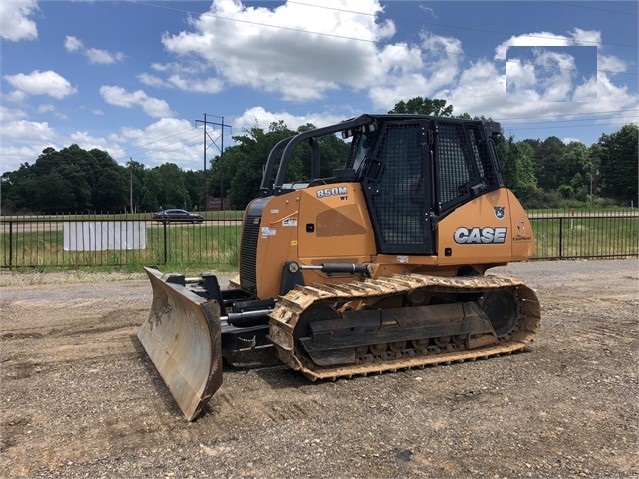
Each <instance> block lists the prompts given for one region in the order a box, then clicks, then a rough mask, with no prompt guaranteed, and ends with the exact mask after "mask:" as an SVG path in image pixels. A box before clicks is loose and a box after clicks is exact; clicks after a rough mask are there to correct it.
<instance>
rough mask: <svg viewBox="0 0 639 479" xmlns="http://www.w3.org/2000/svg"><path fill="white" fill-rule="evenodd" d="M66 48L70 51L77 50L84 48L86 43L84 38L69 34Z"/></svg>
mask: <svg viewBox="0 0 639 479" xmlns="http://www.w3.org/2000/svg"><path fill="white" fill-rule="evenodd" d="M64 48H65V49H66V51H68V52H77V51H79V50H80V51H82V50H84V45H83V43H82V40H80V39H78V38H76V37H72V36H69V35H67V37H66V38H65V39H64Z"/></svg>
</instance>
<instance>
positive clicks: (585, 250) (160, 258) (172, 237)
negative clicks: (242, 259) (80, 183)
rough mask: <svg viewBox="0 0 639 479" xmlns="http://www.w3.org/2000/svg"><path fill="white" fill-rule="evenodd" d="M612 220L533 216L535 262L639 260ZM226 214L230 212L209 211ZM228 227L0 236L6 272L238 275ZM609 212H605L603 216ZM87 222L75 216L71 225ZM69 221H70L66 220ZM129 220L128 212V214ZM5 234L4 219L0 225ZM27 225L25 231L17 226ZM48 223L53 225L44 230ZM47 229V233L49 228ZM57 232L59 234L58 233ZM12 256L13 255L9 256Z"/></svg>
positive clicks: (637, 224)
mask: <svg viewBox="0 0 639 479" xmlns="http://www.w3.org/2000/svg"><path fill="white" fill-rule="evenodd" d="M611 211H612V213H613V214H616V216H614V215H612V214H611V215H609V216H602V213H603V212H602V211H601V210H597V211H594V212H593V213H596V214H599V215H600V216H594V217H588V218H586V217H582V216H585V215H584V214H575V215H574V216H573V215H571V214H570V212H568V214H567V213H566V212H565V211H564V212H558V211H556V210H555V211H548V210H540V211H537V213H545V214H550V217H544V218H538V217H533V218H531V224H532V227H533V231H534V233H535V238H536V240H537V247H536V252H535V255H534V258H539V259H541V258H579V257H613V256H616V257H620V256H639V219H638V217H637V213H636V210H631V211H632V216H631V217H619V213H625V212H627V210H622V209H616V210H611ZM207 213H210V214H229V212H207ZM236 213H237V214H236V215H233V216H232V217H231V218H229V217H225V219H226V220H229V219H231V221H229V222H228V223H226V224H224V223H219V224H218V223H216V222H214V221H208V222H206V223H204V224H203V225H191V224H169V225H163V224H158V223H152V222H148V223H146V248H145V249H143V250H128V251H115V250H110V251H65V250H64V248H63V239H64V238H63V231H62V229H61V228H60V226H59V225H55V224H54V223H53V218H52V217H46V218H47V219H48V221H44V219H43V218H40V219H41V223H37V224H36V226H33V224H34V223H32V222H31V225H30V226H29V224H30V223H29V220H25V222H24V223H19V222H13V224H12V234H11V248H9V234H8V233H6V232H5V233H0V255H1V256H0V262H1V265H2V266H3V267H11V268H14V269H16V268H36V269H39V270H42V269H45V268H46V269H47V270H52V269H79V268H82V269H95V270H98V271H114V270H118V271H126V272H135V271H141V270H142V267H143V266H144V265H157V266H158V267H160V269H162V270H163V271H180V272H184V273H185V274H189V275H190V274H195V273H199V272H201V271H214V272H235V271H237V270H238V268H239V250H240V236H241V226H240V224H239V221H238V220H239V219H240V218H241V212H236ZM603 214H605V213H603ZM81 218H83V217H76V216H74V217H72V219H73V220H77V219H81ZM65 219H67V220H70V219H71V218H70V217H67V218H65ZM86 219H91V220H92V221H96V220H99V221H112V220H114V217H113V216H112V215H107V216H99V217H96V216H95V215H94V216H91V217H90V218H88V217H87V218H86ZM128 219H129V220H130V219H131V215H129V216H128ZM2 223H3V226H4V228H5V230H4V231H6V228H7V221H6V219H5V220H4V221H3V222H2ZM20 225H22V229H21V227H20ZM47 225H49V226H47ZM45 228H49V229H48V230H45ZM58 228H60V229H58ZM9 252H11V257H10V256H9Z"/></svg>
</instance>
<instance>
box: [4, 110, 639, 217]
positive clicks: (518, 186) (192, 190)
mask: <svg viewBox="0 0 639 479" xmlns="http://www.w3.org/2000/svg"><path fill="white" fill-rule="evenodd" d="M389 113H419V114H425V115H437V116H451V117H452V116H454V115H453V107H452V105H447V104H446V101H445V100H439V99H434V100H431V99H428V98H422V97H416V98H413V99H411V100H409V101H407V102H404V101H400V102H399V103H397V104H396V105H395V108H394V109H393V110H391V111H390V112H389ZM457 117H459V118H470V115H468V114H466V113H464V114H462V115H458V116H457ZM480 119H486V118H480ZM313 128H314V126H313V125H311V124H307V125H304V126H301V127H299V128H298V129H297V130H290V129H289V128H288V127H287V126H286V125H285V124H284V122H282V121H280V122H276V123H272V124H271V125H270V126H269V128H268V129H267V130H266V131H265V130H263V129H261V128H258V127H254V128H251V129H250V130H248V131H245V132H244V134H242V135H237V136H235V137H233V138H234V140H235V145H233V146H231V147H228V148H226V149H225V150H224V152H222V153H221V154H220V155H218V156H216V157H214V158H213V159H212V160H211V167H210V169H208V170H207V172H206V175H207V178H205V174H204V172H203V171H185V170H182V169H181V168H179V167H178V166H177V165H176V164H174V163H165V164H163V165H161V166H157V167H154V168H148V167H146V166H145V165H143V164H141V163H139V162H136V161H130V162H128V163H127V164H126V165H124V166H122V165H119V164H118V163H117V162H116V161H115V160H114V159H113V158H112V157H111V156H110V155H109V153H108V152H106V151H103V150H98V149H92V150H89V151H87V150H83V149H82V148H80V147H79V146H78V145H75V144H74V145H71V146H69V147H66V148H63V149H62V150H60V151H56V150H55V149H53V148H46V149H45V150H43V151H42V154H41V155H40V156H39V157H38V158H37V159H36V160H35V162H34V163H33V164H32V165H30V164H29V163H24V164H22V165H20V168H18V169H17V170H16V171H10V172H5V173H3V175H2V190H1V194H2V196H1V201H2V213H3V214H12V213H45V214H46V213H63V212H64V213H87V212H131V211H135V212H150V211H157V210H160V209H165V208H185V209H188V210H203V209H204V192H205V189H206V190H207V191H206V194H207V196H211V197H220V196H222V193H224V195H225V196H226V195H228V196H229V197H230V198H231V208H232V209H240V210H241V209H244V207H245V206H246V205H247V204H248V202H249V201H251V200H252V199H253V198H255V197H256V196H257V194H258V191H259V187H260V183H261V180H262V168H263V166H264V165H265V163H266V159H267V157H268V154H269V152H270V151H271V149H272V148H273V147H274V146H275V145H276V144H277V143H278V142H279V141H280V140H282V139H284V138H287V137H289V136H292V135H294V134H296V133H301V132H304V131H308V130H310V129H313ZM638 136H639V135H638V127H637V126H636V125H633V124H629V125H625V126H623V127H622V128H621V129H620V130H619V131H617V132H616V133H612V134H610V135H606V134H604V135H602V136H601V137H600V138H599V141H598V142H597V143H595V144H593V145H591V146H590V147H587V146H585V145H584V144H583V143H580V142H571V143H569V144H564V143H563V142H562V141H561V140H560V139H559V138H557V137H555V136H552V137H550V138H547V139H545V140H541V139H526V140H522V141H515V140H514V138H513V137H510V138H504V139H503V141H501V142H500V144H499V146H498V148H499V152H500V156H501V160H502V174H503V177H504V181H505V183H506V186H507V187H509V188H510V189H511V190H513V192H514V193H515V195H516V196H517V197H518V198H519V199H520V201H521V202H522V203H523V204H524V206H525V207H526V208H548V207H565V206H575V205H579V204H588V205H591V206H601V205H611V204H622V205H626V206H629V205H630V204H634V205H637V194H638V191H637V190H638V177H639V175H638V163H639V155H638V151H637V148H638V144H639V138H638ZM319 141H320V151H321V152H322V169H323V171H322V172H321V174H322V175H323V176H331V172H332V171H333V169H334V168H336V167H339V165H341V164H342V163H343V160H342V158H344V157H345V156H346V155H348V150H349V145H348V144H347V143H345V142H344V141H342V140H340V139H339V138H337V137H336V136H334V135H330V136H327V137H323V138H321V139H320V140H319ZM305 148H306V150H305ZM305 148H298V149H297V150H296V151H295V154H294V156H293V158H292V159H291V163H290V164H289V168H288V176H287V179H286V181H287V182H289V181H290V182H294V181H296V180H297V181H300V180H301V179H304V178H310V171H309V169H310V165H309V164H308V163H309V162H308V161H306V160H305V158H308V156H309V155H310V147H305ZM205 185H206V186H205Z"/></svg>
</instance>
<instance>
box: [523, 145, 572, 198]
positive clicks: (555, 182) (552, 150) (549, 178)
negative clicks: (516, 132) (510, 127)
mask: <svg viewBox="0 0 639 479" xmlns="http://www.w3.org/2000/svg"><path fill="white" fill-rule="evenodd" d="M524 141H525V142H526V143H528V144H529V145H530V146H532V147H533V150H534V152H535V154H534V159H533V165H534V171H535V177H536V178H537V182H538V184H539V186H540V187H541V188H543V189H544V190H546V191H552V190H556V189H557V187H558V186H559V184H560V182H559V178H558V177H557V172H556V169H557V165H558V164H559V163H560V162H561V158H562V156H563V154H564V151H565V148H566V145H564V143H563V142H562V141H561V140H560V139H559V138H557V137H556V136H551V137H549V138H547V139H545V140H544V141H541V140H524Z"/></svg>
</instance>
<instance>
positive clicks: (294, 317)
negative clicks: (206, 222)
mask: <svg viewBox="0 0 639 479" xmlns="http://www.w3.org/2000/svg"><path fill="white" fill-rule="evenodd" d="M329 135H334V136H335V137H336V138H338V139H339V136H340V135H341V139H339V141H344V142H345V143H346V145H347V148H345V149H344V151H348V155H347V156H346V155H344V158H341V159H339V165H338V167H337V168H332V169H331V171H330V172H329V173H327V172H326V168H323V166H322V159H323V157H322V155H321V153H322V151H321V150H322V148H321V146H322V144H323V138H325V137H328V136H329ZM500 138H501V127H500V124H499V123H497V122H493V121H479V120H466V119H457V118H450V117H436V116H427V115H406V114H401V115H400V114H384V115H381V114H380V115H376V114H364V115H361V116H358V117H356V118H352V119H349V120H345V121H343V122H340V123H337V124H334V125H331V126H327V127H322V128H317V129H313V130H309V131H304V132H301V133H298V134H296V135H294V136H291V137H289V138H286V139H284V140H282V141H280V142H279V143H277V144H276V145H275V146H274V147H273V149H272V150H271V152H270V154H269V155H268V158H267V159H266V163H265V165H264V167H263V175H262V180H261V185H260V188H259V194H258V195H256V198H255V199H254V200H252V201H251V202H250V203H249V204H248V206H247V208H246V210H245V212H244V216H243V220H242V234H241V240H240V259H239V263H240V265H239V275H238V276H237V277H236V279H235V280H232V281H231V282H230V283H229V286H228V287H227V288H225V289H222V288H221V287H220V282H219V280H218V276H217V275H216V274H214V273H210V272H205V273H202V274H201V275H200V276H199V277H196V278H189V277H185V276H184V275H183V274H177V273H171V274H163V273H162V272H161V271H159V270H158V269H157V268H153V267H146V268H145V270H146V272H147V274H148V277H149V279H150V281H151V285H152V289H153V303H152V307H151V311H150V314H149V318H148V320H147V321H145V322H144V324H143V325H142V326H141V328H140V330H139V333H138V338H139V340H140V342H141V344H142V345H143V347H144V349H145V350H146V352H147V354H148V356H149V357H150V359H151V360H152V362H153V364H154V365H155V368H156V369H157V371H158V372H159V374H160V376H161V377H162V379H163V380H164V382H165V384H166V385H167V387H168V389H169V390H170V392H171V394H172V395H173V397H174V398H175V401H176V403H177V404H178V405H179V407H180V408H181V410H182V412H183V413H184V416H185V417H186V418H187V419H188V420H189V421H191V420H193V419H195V418H196V417H198V415H199V414H200V413H201V412H202V409H203V407H204V406H205V405H206V403H207V402H208V401H209V400H210V398H211V397H212V396H213V395H214V394H215V392H216V391H217V390H218V389H219V388H220V386H221V385H222V369H223V362H224V358H225V357H226V356H227V355H228V354H231V353H232V354H239V353H241V352H244V351H249V350H252V349H254V348H272V350H273V351H274V353H275V354H276V355H277V357H278V358H279V359H280V360H281V361H282V362H283V363H284V364H286V365H288V366H290V367H291V368H293V369H294V370H296V371H299V372H300V373H301V374H303V375H304V376H306V377H307V378H309V379H310V380H312V381H315V380H318V379H319V380H321V379H330V380H335V379H338V378H349V377H352V376H362V375H368V374H374V373H382V372H386V371H397V370H405V369H410V368H423V367H426V366H430V365H443V364H450V363H452V362H464V361H473V360H476V359H479V358H482V359H483V358H489V357H495V356H501V355H505V354H510V353H513V352H517V351H521V350H522V349H523V348H524V347H525V346H526V345H527V344H529V343H530V342H531V341H532V340H533V338H534V335H535V331H536V329H537V327H538V325H539V320H540V308H539V302H538V300H537V297H536V295H535V293H534V291H533V290H532V289H531V288H529V287H527V286H526V284H525V283H524V282H523V281H522V280H519V279H516V278H508V277H504V276H498V275H490V274H487V271H488V270H489V269H490V268H493V267H496V266H503V265H506V264H507V263H509V262H512V261H525V260H527V259H529V258H530V257H531V256H532V255H533V253H534V248H535V240H534V237H533V232H532V228H531V225H530V222H529V220H528V218H527V216H526V213H525V211H524V209H523V208H522V206H521V204H520V203H519V202H518V200H517V199H516V198H515V196H514V195H513V193H512V192H511V191H510V190H509V189H507V188H506V187H505V186H504V182H503V178H502V175H501V165H500V159H499V155H498V151H497V146H496V145H497V144H498V141H499V140H500ZM298 148H303V152H304V162H305V163H306V166H307V170H308V172H309V173H308V175H307V178H305V179H304V181H293V182H291V181H289V182H286V181H287V179H289V180H290V174H289V168H290V167H291V164H292V158H299V150H297V149H298ZM296 150H297V151H298V153H297V156H294V155H295V152H296Z"/></svg>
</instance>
